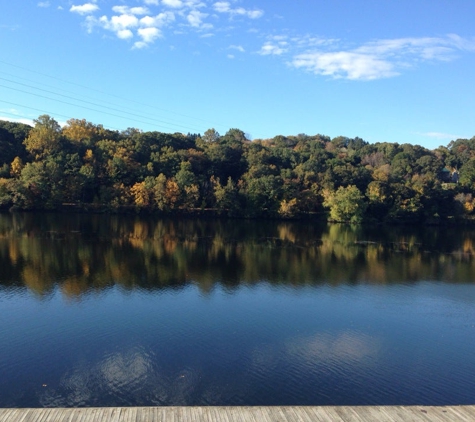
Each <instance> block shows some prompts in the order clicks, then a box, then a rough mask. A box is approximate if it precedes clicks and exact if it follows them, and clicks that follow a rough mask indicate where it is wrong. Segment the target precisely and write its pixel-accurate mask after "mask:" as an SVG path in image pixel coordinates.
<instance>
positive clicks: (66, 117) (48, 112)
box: [0, 100, 121, 131]
mask: <svg viewBox="0 0 475 422" xmlns="http://www.w3.org/2000/svg"><path fill="white" fill-rule="evenodd" d="M0 103H4V104H9V105H13V106H16V107H24V108H28V109H30V110H35V111H38V112H40V113H41V114H49V115H50V116H59V117H64V118H65V119H70V118H71V116H66V115H64V114H59V113H52V112H51V111H46V110H42V109H39V108H34V107H30V106H27V105H24V104H17V103H12V102H11V101H5V100H0ZM0 113H3V114H9V115H10V116H14V117H15V118H16V119H19V117H18V114H13V113H9V112H7V111H1V112H0ZM32 120H33V119H32ZM108 128H109V129H113V130H117V131H120V130H121V129H117V128H115V127H112V126H108Z"/></svg>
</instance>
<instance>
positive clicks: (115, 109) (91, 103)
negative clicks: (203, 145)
mask: <svg viewBox="0 0 475 422" xmlns="http://www.w3.org/2000/svg"><path fill="white" fill-rule="evenodd" d="M0 80H2V81H6V82H10V83H14V84H17V85H21V86H24V87H27V88H33V89H36V90H38V91H42V92H46V93H48V94H53V95H57V96H59V97H63V98H67V99H70V100H74V101H79V102H82V103H85V104H90V105H93V106H96V107H102V108H105V109H107V110H112V111H117V112H119V113H126V114H129V115H130V116H136V117H140V118H142V117H144V116H142V115H139V114H135V113H130V112H126V111H122V110H120V109H117V108H113V107H107V106H104V105H101V104H97V103H93V102H91V101H85V100H81V99H78V98H74V97H70V96H69V95H64V94H59V93H57V92H54V91H49V90H47V89H42V88H37V87H35V86H32V85H28V84H24V83H21V82H15V81H12V80H10V79H6V78H2V77H0ZM0 86H2V87H5V85H0ZM6 88H10V89H14V88H11V87H8V86H7V87H6ZM20 92H25V91H20ZM29 94H31V95H36V94H33V93H29ZM50 99H51V100H53V101H57V100H55V99H53V98H50ZM77 107H80V106H77ZM145 118H146V119H149V120H151V121H156V122H159V123H161V124H166V125H174V126H176V127H181V128H185V129H189V130H196V129H195V128H192V127H190V126H184V125H180V124H174V123H170V122H166V121H164V120H158V119H151V118H148V117H145Z"/></svg>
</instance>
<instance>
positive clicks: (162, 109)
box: [0, 60, 230, 127]
mask: <svg viewBox="0 0 475 422" xmlns="http://www.w3.org/2000/svg"><path fill="white" fill-rule="evenodd" d="M0 63H3V64H6V65H7V66H12V67H15V68H17V69H22V70H26V71H27V72H31V73H33V74H37V75H41V76H45V77H47V78H50V79H54V80H57V81H59V82H62V83H67V84H70V85H74V86H77V87H79V88H84V89H88V90H90V91H94V92H97V93H100V94H103V95H108V96H110V97H114V98H117V99H120V100H123V101H128V102H131V103H135V104H138V105H141V106H145V107H150V108H152V109H156V110H160V111H165V112H167V113H171V114H176V115H177V116H181V117H186V118H189V119H194V120H199V121H202V122H205V123H209V124H212V125H216V122H214V123H211V122H210V121H209V120H204V119H201V118H198V117H192V116H189V115H186V114H182V113H177V112H175V111H172V110H167V109H164V108H160V107H156V106H153V105H150V104H146V103H142V102H139V101H135V100H132V99H130V98H124V97H121V96H118V95H115V94H110V93H108V92H105V91H101V90H99V89H95V88H91V87H88V86H85V85H81V84H78V83H75V82H71V81H67V80H65V79H61V78H58V77H55V76H51V75H48V74H46V73H41V72H37V71H34V70H31V69H28V68H25V67H22V66H18V65H15V64H12V63H8V62H6V61H4V60H0ZM218 125H219V126H221V127H226V126H229V125H223V124H218ZM229 127H230V126H229Z"/></svg>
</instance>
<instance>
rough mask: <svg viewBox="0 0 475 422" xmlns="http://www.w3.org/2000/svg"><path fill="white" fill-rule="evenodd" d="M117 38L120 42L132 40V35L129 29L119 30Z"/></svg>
mask: <svg viewBox="0 0 475 422" xmlns="http://www.w3.org/2000/svg"><path fill="white" fill-rule="evenodd" d="M117 36H118V37H119V38H120V39H122V40H127V39H129V38H133V36H134V33H133V32H132V31H131V30H130V29H120V30H119V31H117Z"/></svg>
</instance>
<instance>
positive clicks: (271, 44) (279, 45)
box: [258, 35, 289, 56]
mask: <svg viewBox="0 0 475 422" xmlns="http://www.w3.org/2000/svg"><path fill="white" fill-rule="evenodd" d="M288 47H289V42H288V41H287V36H285V35H274V36H271V37H268V41H266V42H265V43H264V45H263V46H262V47H261V49H260V50H259V51H258V54H260V55H262V56H280V55H282V54H284V53H286V52H287V51H288Z"/></svg>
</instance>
